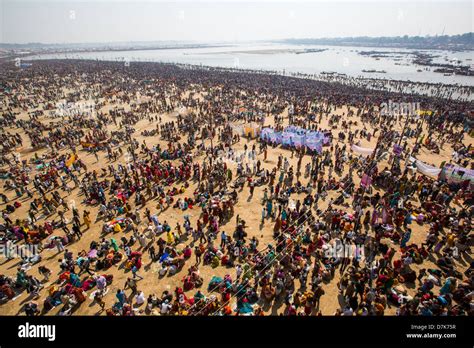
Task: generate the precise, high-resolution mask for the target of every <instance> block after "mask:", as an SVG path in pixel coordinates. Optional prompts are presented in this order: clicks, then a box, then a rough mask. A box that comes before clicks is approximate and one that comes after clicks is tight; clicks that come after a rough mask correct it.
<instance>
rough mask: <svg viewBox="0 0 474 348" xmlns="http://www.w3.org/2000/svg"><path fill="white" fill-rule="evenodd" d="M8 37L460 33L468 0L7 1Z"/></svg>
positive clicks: (465, 28)
mask: <svg viewBox="0 0 474 348" xmlns="http://www.w3.org/2000/svg"><path fill="white" fill-rule="evenodd" d="M0 12H1V24H0V26H1V27H0V42H2V43H28V42H42V43H78V42H114V41H115V42H116V41H160V40H195V41H202V42H203V41H245V40H265V39H280V38H309V37H313V38H320V37H338V36H398V35H440V34H441V33H442V32H443V30H444V33H445V34H449V35H453V34H461V33H465V32H469V31H474V30H473V14H474V13H473V5H472V1H470V0H467V1H464V0H451V1H440V0H432V1H429V0H422V1H420V0H415V1H408V0H402V1H390V0H378V1H375V0H374V1H362V0H361V1H358V0H353V1H349V0H345V1H341V0H336V1H329V0H326V1H324V0H307V1H292V2H284V1H271V0H260V1H228V0H215V1H193V2H191V1H180V0H177V1H163V0H155V1H153V0H151V1H132V0H127V1H123V0H122V1H118V0H99V1H95V2H93V1H77V0H76V1H74V0H68V1H66V0H58V1H54V0H53V1H43V0H27V1H24V0H0Z"/></svg>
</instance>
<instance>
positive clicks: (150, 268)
mask: <svg viewBox="0 0 474 348" xmlns="http://www.w3.org/2000/svg"><path fill="white" fill-rule="evenodd" d="M132 102H133V101H132ZM122 106H124V107H125V109H129V108H130V105H122ZM40 107H41V105H40ZM113 107H114V106H113V105H105V106H104V107H103V108H102V110H101V111H108V110H109V109H111V108H113ZM28 111H31V110H28ZM347 112H348V108H347V107H342V108H338V109H337V110H333V112H332V113H333V114H334V113H337V114H343V113H344V114H345V115H346V116H344V117H345V118H347ZM285 114H286V113H284V115H285ZM26 115H27V114H26V111H23V112H22V114H21V117H26ZM160 116H161V117H162V121H163V122H166V121H170V120H175V119H176V116H175V113H171V114H161V115H160ZM40 119H41V118H40ZM42 119H46V118H45V117H43V118H42ZM348 119H352V120H353V121H358V126H357V127H358V128H363V127H366V128H367V129H368V130H369V131H372V128H371V126H370V125H364V124H362V123H361V122H360V119H358V117H357V116H356V115H354V116H351V117H350V118H348ZM327 122H328V117H327V116H325V117H323V119H322V124H321V125H320V126H321V127H322V128H329V127H328V125H327ZM272 123H273V117H271V118H268V119H267V120H266V122H265V124H266V125H271V124H272ZM284 123H285V124H287V123H288V119H287V118H285V119H284ZM357 127H354V126H352V130H354V129H356V128H357ZM107 128H108V130H109V131H111V130H115V129H116V127H115V126H113V125H112V126H110V125H109V126H108V127H107ZM134 128H135V130H136V132H135V133H134V137H135V138H136V139H137V140H138V142H139V143H141V142H142V141H143V140H145V141H146V144H147V145H148V146H149V147H151V146H152V145H154V144H157V143H160V144H161V145H162V146H166V145H167V143H166V141H163V140H161V139H160V138H159V137H157V136H155V137H144V136H141V135H140V133H141V131H142V130H146V129H148V130H149V129H152V128H156V123H155V122H154V123H153V124H150V122H149V121H148V120H141V121H139V122H138V123H137V124H136V125H135V126H134ZM397 128H398V129H399V130H401V129H402V123H398V124H397ZM7 131H10V132H12V131H13V132H20V134H22V135H23V139H24V144H23V146H22V147H19V148H17V149H16V151H17V152H18V153H19V154H20V156H21V158H22V159H28V160H29V158H31V157H32V156H33V154H34V152H32V151H31V146H30V143H29V139H28V137H27V136H26V135H24V133H23V131H22V130H21V129H18V128H8V129H7ZM338 132H339V130H333V135H334V138H335V139H337V133H338ZM181 141H186V139H185V138H184V137H182V139H181ZM214 141H217V138H215V140H214ZM376 141H377V139H376V138H372V140H371V141H370V142H368V141H367V140H365V139H364V140H362V144H361V146H364V147H372V148H373V147H375V143H376ZM466 141H468V142H469V141H472V140H471V139H467V140H466ZM206 142H207V143H208V142H209V140H206ZM245 143H247V144H248V146H249V147H250V148H251V146H252V145H253V144H254V143H256V141H255V140H253V139H251V140H249V139H245V138H242V139H241V141H240V143H238V144H236V145H235V146H234V148H235V150H243V147H244V144H245ZM333 143H335V142H333ZM409 143H411V144H412V143H413V140H410V141H409ZM257 148H258V147H257ZM37 152H38V154H39V155H41V154H43V153H45V152H47V150H46V149H43V150H39V151H37ZM69 152H70V150H62V151H60V153H69ZM451 153H452V148H451V146H450V145H449V144H446V145H445V146H444V149H443V150H442V151H441V153H440V154H439V155H434V154H433V153H431V152H429V151H428V150H427V149H426V148H423V149H422V150H421V151H420V155H419V156H418V159H420V160H422V161H425V162H428V163H431V164H435V165H439V164H440V163H441V162H442V161H444V160H446V161H449V159H450V158H451ZM78 154H79V158H81V159H82V160H83V161H84V162H85V163H86V165H87V168H88V170H89V171H91V170H94V169H95V170H97V171H98V172H99V169H100V168H102V167H106V166H108V165H109V161H108V159H107V158H106V153H105V152H101V153H99V161H96V159H95V157H94V155H93V154H89V153H87V152H85V151H79V152H78ZM279 154H282V155H283V156H284V157H286V158H288V160H289V161H290V164H291V165H293V166H294V168H296V165H297V158H296V156H295V157H294V158H291V152H290V151H289V150H284V149H281V148H275V149H274V148H269V150H268V158H267V161H265V162H264V161H263V153H262V154H259V155H258V158H259V159H260V160H261V161H262V165H263V167H265V168H268V169H272V168H273V167H274V166H276V164H277V159H278V156H279ZM124 157H125V156H122V157H121V158H120V159H119V160H118V161H117V162H115V163H114V164H117V163H124V162H125V158H124ZM202 159H203V157H202V156H201V157H198V158H195V160H196V161H198V162H201V161H202ZM309 161H310V157H309V156H305V157H304V159H303V163H302V167H301V168H302V171H303V172H304V166H305V164H306V163H308V162H309ZM229 165H230V166H231V167H232V166H233V171H234V172H233V174H234V175H233V177H234V178H235V170H236V165H235V164H232V163H229ZM384 166H385V163H383V162H382V163H380V164H379V168H383V167H384ZM347 169H348V168H347V166H346V168H345V172H344V173H343V175H346V173H347ZM32 174H33V175H34V173H32ZM326 175H327V174H326ZM333 175H335V176H336V177H338V175H337V174H333ZM81 178H82V176H81ZM301 180H302V182H303V183H304V184H306V182H307V181H308V178H303V176H302V177H301ZM354 180H355V182H356V184H357V183H358V182H359V181H360V178H359V177H355V178H354ZM263 188H264V187H263V186H261V187H256V188H255V193H254V195H253V197H250V194H249V188H248V187H247V186H245V187H244V188H243V190H242V191H241V192H239V200H238V203H237V204H236V206H235V207H234V209H235V215H234V218H233V219H232V220H231V221H230V222H228V223H227V224H225V225H223V226H222V229H223V230H225V231H226V232H227V233H228V234H229V233H230V234H231V233H232V232H233V231H234V228H235V216H236V215H237V214H238V215H239V216H240V217H241V218H242V219H244V220H245V221H246V223H247V225H248V228H247V232H248V236H249V237H252V236H256V237H257V238H258V239H259V241H260V247H261V246H263V245H266V244H268V243H274V241H273V238H272V229H273V223H272V222H271V220H265V223H264V224H263V226H260V220H261V211H262V205H261V198H262V197H263ZM194 189H195V184H191V185H190V187H189V188H188V189H187V191H186V192H185V193H184V194H181V195H179V197H186V196H188V197H189V196H191V195H192V192H193V191H194ZM2 191H4V189H3V188H2ZM61 192H62V191H61ZM78 193H79V190H78V189H74V190H73V191H72V193H71V195H70V196H67V197H64V193H62V196H63V197H64V199H65V200H66V201H67V202H69V203H75V204H76V206H77V207H78V209H79V212H80V213H81V216H82V211H83V210H84V209H87V210H89V211H91V213H92V214H91V217H92V221H93V224H92V226H91V228H90V229H89V230H88V231H86V232H85V233H84V236H83V238H82V239H81V240H79V241H77V242H75V243H73V244H72V245H68V246H67V248H68V249H69V250H71V251H74V253H75V255H76V253H77V252H79V251H81V250H86V251H88V250H89V244H90V243H91V241H93V240H96V241H97V240H99V235H100V232H101V228H102V224H103V221H102V220H99V221H96V222H94V220H95V217H96V215H97V210H98V209H97V208H96V207H90V206H87V207H86V206H85V205H83V204H81V201H82V197H80V196H79V195H78ZM5 194H7V196H8V197H9V199H13V198H14V192H11V191H6V192H5ZM334 196H335V194H334V193H331V194H330V195H329V197H328V198H327V199H326V200H325V201H321V200H320V204H319V208H320V209H324V208H326V207H327V203H328V200H329V198H330V197H334ZM296 197H297V196H293V195H292V198H293V199H296ZM298 198H303V195H300V197H298ZM29 203H30V200H28V199H27V200H22V207H20V208H19V209H17V210H16V211H15V212H14V213H13V214H11V218H12V220H13V221H14V220H15V219H16V218H20V219H21V218H25V217H26V216H27V209H28V207H29ZM130 203H131V205H132V207H134V202H133V200H131V202H130ZM156 205H157V202H156V201H148V202H147V204H146V206H147V207H149V208H150V210H151V212H152V213H155V212H157V211H158V209H157V207H156ZM1 207H2V208H4V205H2V206H1ZM340 208H342V209H349V210H352V208H345V207H340ZM142 211H143V212H144V211H145V209H144V208H143V209H142ZM184 214H187V215H190V217H191V221H192V223H193V226H195V222H196V221H197V218H198V217H199V211H198V210H197V209H196V208H194V209H193V210H188V211H186V212H184V213H183V212H182V211H180V210H179V209H173V208H172V207H169V208H168V209H167V210H166V211H164V212H163V213H161V214H160V216H159V217H160V219H161V220H167V221H168V223H169V225H170V226H172V227H174V226H175V225H176V223H177V222H179V223H180V224H182V222H183V215H184ZM66 217H67V218H69V219H70V218H72V212H71V211H67V212H66ZM53 218H57V215H56V214H55V216H53ZM48 219H51V217H49V218H48ZM142 220H146V219H145V218H144V216H143V214H142ZM41 221H43V220H40V221H39V222H40V223H41ZM145 223H146V222H144V221H142V224H141V226H139V229H141V228H144V227H145ZM412 230H413V234H412V239H411V241H410V242H413V243H421V242H422V241H424V239H425V237H426V234H427V232H428V226H427V225H423V226H420V225H418V224H416V223H413V224H412ZM59 232H60V231H57V230H56V231H55V233H54V234H55V235H59ZM61 233H62V231H61ZM108 237H111V235H110V234H109V235H108ZM120 237H121V236H119V235H114V238H115V239H116V240H119V239H120ZM183 242H184V243H186V241H183ZM216 242H217V241H216ZM387 242H388V243H389V244H391V242H390V241H387ZM136 245H137V246H139V245H138V243H137V244H136ZM394 247H395V249H398V246H397V245H394ZM134 250H135V249H134ZM397 256H398V252H397V255H396V256H395V258H394V259H396V258H397ZM42 257H43V261H42V262H41V263H40V264H44V265H46V266H47V267H48V268H50V269H51V270H52V271H53V275H52V276H51V278H50V281H49V282H46V283H44V289H43V290H41V292H40V295H41V297H40V299H39V300H38V301H39V302H40V308H42V300H44V298H45V297H46V292H47V290H48V288H49V287H50V286H51V285H52V284H53V283H54V282H55V281H56V279H57V274H58V273H59V263H58V260H59V259H60V258H61V255H60V254H57V252H56V248H54V249H51V250H45V251H43V252H42ZM194 260H195V258H194V255H193V256H192V257H191V259H190V260H189V261H187V262H186V265H185V267H183V269H182V271H181V272H179V273H177V274H175V275H173V276H170V277H168V276H165V277H164V278H159V276H158V273H157V268H156V267H155V265H154V264H152V263H151V261H150V258H149V256H148V253H144V254H143V265H144V267H143V268H142V270H141V271H140V272H139V273H140V274H141V275H142V276H144V279H143V280H140V281H138V289H139V290H143V291H144V293H145V296H148V295H149V294H151V293H155V294H156V295H157V296H160V295H161V293H162V292H163V291H164V290H171V291H172V290H174V288H175V287H176V286H182V285H183V283H182V279H183V277H184V276H185V275H186V272H187V269H188V268H189V266H191V265H192V264H194ZM432 261H433V260H431V261H430V260H427V261H426V262H425V263H424V264H423V265H422V267H425V268H426V267H431V266H432V265H433V263H432ZM469 261H470V260H464V259H461V260H459V261H458V263H459V267H460V268H465V267H466V266H467V265H468V262H469ZM17 267H18V259H13V260H9V261H6V260H5V259H3V260H0V274H7V275H9V276H15V274H16V270H17ZM420 267H421V266H418V265H414V268H415V269H417V268H420ZM37 269H38V265H34V266H33V267H32V269H31V270H29V271H28V273H29V274H33V275H35V276H38V278H39V279H42V277H41V276H39V275H38V271H37ZM106 273H111V274H113V275H114V281H113V283H112V284H111V286H110V287H109V292H108V294H107V295H106V296H105V297H104V300H105V302H106V305H107V307H106V308H108V307H111V306H112V305H113V304H114V303H115V301H116V298H115V292H116V290H117V289H118V288H123V286H124V284H125V281H126V279H127V277H129V276H131V273H124V270H122V269H119V267H118V266H113V267H112V268H110V269H109V270H107V271H106ZM200 273H201V275H202V276H203V278H204V285H203V287H202V288H201V290H202V291H203V293H204V294H206V295H207V294H208V292H207V284H208V283H209V281H210V279H211V278H212V276H214V275H217V276H221V277H222V276H224V275H225V274H230V275H231V276H232V277H233V278H235V269H227V268H224V267H222V266H219V267H217V268H215V269H213V268H212V267H211V266H210V265H207V266H203V265H201V266H200ZM338 280H339V272H336V276H335V278H334V279H333V280H332V281H331V282H330V283H328V284H325V285H324V286H323V288H324V290H325V295H323V296H322V298H321V301H320V306H319V309H320V310H321V312H322V314H323V315H332V314H334V312H335V311H336V309H337V308H340V306H341V303H342V302H341V297H340V296H339V295H338V291H337V287H336V284H337V282H338ZM297 284H298V285H299V282H297ZM195 291H196V290H191V291H190V292H188V293H187V294H188V296H192V295H193V294H194V292H195ZM414 291H415V288H408V292H409V293H411V294H413V293H414ZM90 292H92V290H91V291H89V294H90ZM126 292H127V294H130V290H127V291H126ZM29 300H31V297H30V296H29V295H28V294H27V293H26V291H23V292H22V293H21V294H20V295H19V296H17V297H16V298H15V299H14V300H12V301H9V302H7V303H5V304H2V305H0V314H2V315H20V314H21V315H22V314H23V313H21V312H20V310H21V306H22V305H23V304H24V303H26V302H27V301H29ZM60 307H61V306H59V307H57V308H54V309H53V310H51V311H50V312H48V315H55V314H57V313H58V311H59V310H60ZM283 307H284V306H283V305H282V304H276V305H275V304H272V305H271V306H269V305H267V306H264V309H265V312H266V313H268V314H277V313H280V312H282V311H283ZM143 309H144V305H142V307H141V308H139V309H138V311H140V310H143ZM395 310H396V308H394V307H391V308H390V307H389V308H388V309H387V311H386V314H394V313H395ZM104 313H105V312H102V311H100V307H99V306H98V305H97V304H96V303H95V302H94V301H92V300H90V299H87V300H86V302H85V303H83V304H82V305H81V306H80V307H79V308H78V309H77V311H76V312H75V314H81V315H98V314H104Z"/></svg>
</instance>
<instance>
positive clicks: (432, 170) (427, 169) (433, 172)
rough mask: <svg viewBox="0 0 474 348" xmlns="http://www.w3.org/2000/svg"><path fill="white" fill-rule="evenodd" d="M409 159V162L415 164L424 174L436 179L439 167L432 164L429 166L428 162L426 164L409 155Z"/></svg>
mask: <svg viewBox="0 0 474 348" xmlns="http://www.w3.org/2000/svg"><path fill="white" fill-rule="evenodd" d="M409 161H410V162H411V163H415V166H416V169H417V170H418V171H419V172H420V173H422V174H424V175H426V176H429V177H432V178H434V179H437V178H438V176H439V174H440V173H441V169H440V168H437V167H434V166H430V165H429V164H426V163H424V162H422V161H420V160H417V159H416V158H414V157H410V158H409Z"/></svg>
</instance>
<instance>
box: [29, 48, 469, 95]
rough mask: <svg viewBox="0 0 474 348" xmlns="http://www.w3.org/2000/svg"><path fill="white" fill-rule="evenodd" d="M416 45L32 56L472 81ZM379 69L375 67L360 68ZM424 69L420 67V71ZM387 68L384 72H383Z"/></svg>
mask: <svg viewBox="0 0 474 348" xmlns="http://www.w3.org/2000/svg"><path fill="white" fill-rule="evenodd" d="M305 49H313V50H314V49H324V51H323V52H310V53H300V54H298V53H296V52H301V51H302V50H305ZM362 51H365V52H368V51H377V52H383V54H384V55H385V57H380V58H375V57H371V56H368V55H361V54H359V52H362ZM418 51H419V52H423V53H429V54H432V55H435V56H436V57H435V58H433V62H437V63H444V64H446V63H452V62H457V64H461V65H470V66H471V68H473V67H474V65H473V64H474V60H473V59H474V54H473V51H463V52H453V51H438V50H418ZM413 52H415V50H411V49H401V48H396V49H395V48H394V49H391V48H374V47H338V46H314V45H284V44H275V43H269V44H237V45H225V46H220V47H200V48H176V49H155V50H134V51H102V52H80V53H55V54H40V55H35V56H31V57H29V58H28V59H29V60H35V59H93V60H97V59H98V60H108V61H123V60H125V61H128V62H130V63H131V64H133V62H137V61H143V62H144V61H150V62H168V63H181V64H193V65H201V64H202V65H206V66H215V67H225V68H240V69H258V70H271V71H278V72H279V73H282V72H283V71H284V72H285V74H290V73H304V74H320V73H321V72H337V73H341V74H346V75H348V76H351V77H366V78H380V79H391V80H403V81H416V82H429V83H443V84H458V85H462V86H474V77H473V76H460V75H451V76H445V75H444V74H442V73H435V72H433V69H434V68H432V67H425V66H419V65H414V64H412V63H411V61H412V60H413V59H414V56H413V55H412V53H413ZM362 70H376V71H377V72H375V73H373V72H372V73H371V72H362ZM420 70H421V71H420ZM381 71H385V73H381Z"/></svg>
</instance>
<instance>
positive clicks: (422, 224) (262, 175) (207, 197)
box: [0, 60, 474, 316]
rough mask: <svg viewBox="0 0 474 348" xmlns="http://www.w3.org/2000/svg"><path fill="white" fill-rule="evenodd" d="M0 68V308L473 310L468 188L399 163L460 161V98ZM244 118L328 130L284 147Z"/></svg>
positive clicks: (251, 77) (216, 73)
mask: <svg viewBox="0 0 474 348" xmlns="http://www.w3.org/2000/svg"><path fill="white" fill-rule="evenodd" d="M0 74H1V77H2V81H4V82H3V85H2V86H1V92H2V99H3V101H4V103H2V104H3V110H2V114H3V115H2V117H1V118H0V124H1V125H2V138H3V139H4V141H3V142H2V149H1V151H2V153H1V163H0V164H1V165H2V168H1V172H0V175H1V177H2V181H3V183H2V194H1V196H0V198H1V199H2V202H1V204H2V205H1V209H2V219H1V220H2V221H1V224H0V241H1V243H2V244H3V245H4V246H5V247H4V250H6V253H5V255H3V256H4V259H5V262H3V263H2V264H1V265H0V273H1V276H0V296H1V297H2V301H3V304H1V305H0V312H4V313H6V312H8V310H7V309H6V308H15V310H18V313H25V314H26V315H38V314H46V313H49V312H52V311H54V310H55V308H59V310H57V313H58V314H60V315H70V314H72V313H75V312H77V313H82V311H83V310H84V307H85V306H83V305H82V304H83V303H84V302H86V301H88V299H89V301H92V302H93V303H94V306H95V305H96V306H97V308H98V309H99V308H100V309H99V311H98V312H97V314H101V313H105V314H107V315H122V316H126V315H141V314H160V315H208V316H209V315H268V314H273V315H343V316H352V315H362V316H364V315H384V314H385V315H387V314H389V315H390V314H391V315H394V314H396V315H435V316H436V315H472V313H473V307H472V304H473V275H474V274H473V263H472V253H471V245H472V237H471V228H472V217H473V195H472V193H473V190H472V188H473V184H474V183H473V182H472V181H470V180H465V181H461V182H449V181H447V180H445V179H442V178H433V177H429V176H426V175H423V174H421V173H419V172H417V171H416V168H413V167H412V166H411V165H410V162H409V160H408V159H409V157H411V156H415V155H419V154H428V156H433V158H437V161H438V162H439V163H441V162H443V163H453V164H456V165H458V166H462V167H464V168H467V169H473V168H474V167H473V163H474V162H473V161H472V160H473V153H474V152H473V148H472V138H471V137H470V134H469V129H466V120H472V111H473V104H472V102H467V101H460V100H454V99H442V98H434V97H429V96H420V95H416V94H405V93H402V92H400V91H396V92H389V91H381V90H375V89H367V88H364V84H362V83H361V84H359V85H358V86H354V85H352V86H350V85H347V84H342V83H338V82H325V81H315V80H311V79H305V78H296V77H287V76H286V77H285V76H279V75H274V74H265V73H249V72H245V73H244V72H234V71H226V70H222V69H212V68H207V69H194V68H190V67H183V66H178V65H173V64H157V63H133V64H130V66H124V65H123V64H121V63H118V62H94V61H80V60H77V61H71V60H69V61H67V60H57V61H35V62H34V64H33V65H32V66H31V67H28V68H25V69H19V68H17V67H15V66H14V65H13V64H11V63H6V62H3V63H2V69H1V72H0ZM78 86H79V87H78ZM387 100H391V101H395V102H397V101H398V102H414V101H416V102H417V103H419V104H420V105H421V106H422V108H423V109H424V110H431V111H433V112H432V113H431V114H430V116H426V117H422V116H416V117H415V116H413V115H411V116H405V115H390V114H381V113H380V112H379V109H378V107H379V106H380V104H381V103H383V102H386V101H387ZM64 101H65V102H66V103H68V104H71V105H75V106H76V107H75V108H69V109H67V110H65V109H64V108H58V105H64ZM83 101H88V102H89V103H87V104H81V102H83ZM90 101H92V102H90ZM61 103H63V104H61ZM81 105H82V106H81ZM84 105H86V106H87V107H84ZM71 110H74V112H71ZM289 110H291V111H289ZM409 117H411V118H410V119H409ZM250 123H252V124H259V125H261V126H264V125H271V126H272V127H275V128H276V129H281V128H283V127H284V126H287V125H295V126H299V127H304V128H306V129H312V130H318V131H323V132H326V133H328V134H331V142H330V143H329V144H328V145H327V146H325V147H323V150H322V151H321V153H316V152H310V151H307V149H306V148H305V147H301V148H296V149H295V148H284V147H282V146H279V145H277V144H274V143H267V142H265V141H263V140H260V139H259V138H258V137H256V138H254V137H251V136H248V135H247V136H246V135H245V134H240V133H239V132H237V131H236V129H237V128H236V127H234V126H235V125H246V124H250ZM28 144H29V145H30V146H28ZM364 144H374V151H373V152H372V153H371V155H368V156H361V155H360V154H358V153H355V152H353V151H352V150H351V148H352V145H357V146H361V145H364ZM394 145H397V146H398V147H400V148H401V153H400V154H399V155H396V154H394V153H393V151H392V149H393V147H394ZM432 162H436V161H432ZM364 180H365V181H364ZM171 221H172V222H171ZM20 247H24V248H25V250H26V251H27V252H25V253H14V252H12V251H15V250H18V249H19V248H20ZM16 254H20V255H16ZM15 260H16V261H18V263H16V264H15ZM40 278H41V279H40ZM149 279H154V280H156V279H158V282H159V284H163V285H164V290H163V291H160V292H161V293H160V292H157V291H156V290H154V289H153V288H152V287H150V286H148V285H147V280H149ZM170 284H172V285H173V286H170ZM25 290H26V292H27V293H28V294H29V296H28V297H26V299H25V301H24V303H23V304H22V305H21V306H20V307H19V308H17V307H15V305H14V304H15V299H16V298H17V297H19V296H24V295H23V291H25ZM333 298H340V301H339V303H338V305H337V306H336V307H337V308H335V310H334V311H333V312H327V311H326V312H325V311H323V309H322V308H326V307H325V305H324V303H325V301H326V299H327V301H329V300H330V299H333ZM8 313H10V314H11V313H14V312H11V311H10V312H8ZM15 313H16V312H15Z"/></svg>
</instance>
